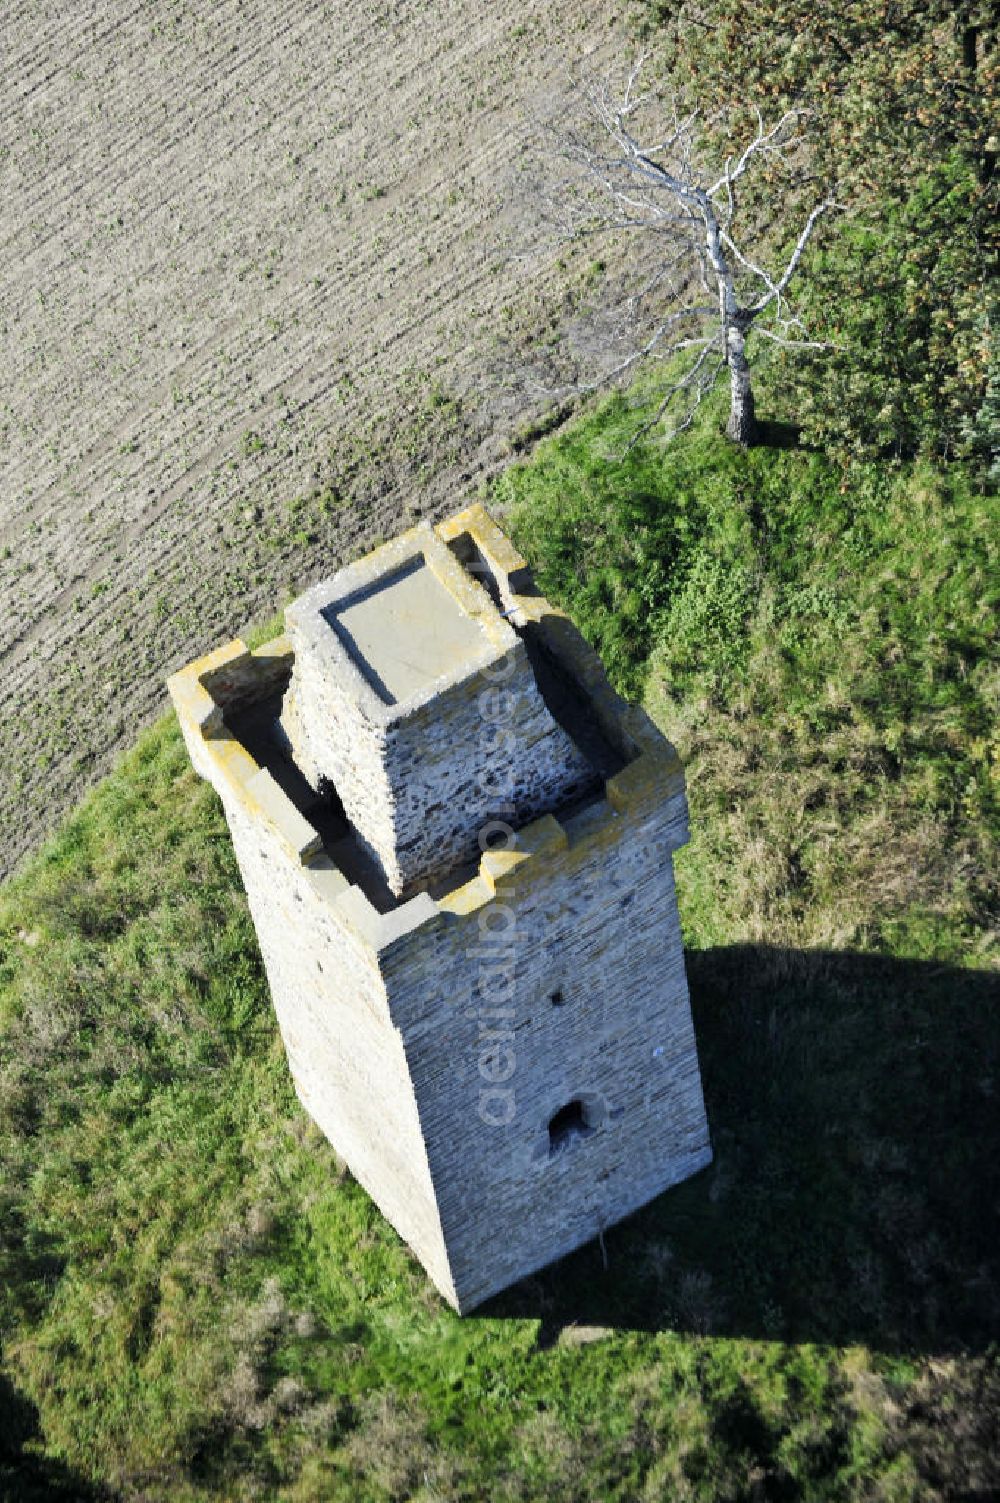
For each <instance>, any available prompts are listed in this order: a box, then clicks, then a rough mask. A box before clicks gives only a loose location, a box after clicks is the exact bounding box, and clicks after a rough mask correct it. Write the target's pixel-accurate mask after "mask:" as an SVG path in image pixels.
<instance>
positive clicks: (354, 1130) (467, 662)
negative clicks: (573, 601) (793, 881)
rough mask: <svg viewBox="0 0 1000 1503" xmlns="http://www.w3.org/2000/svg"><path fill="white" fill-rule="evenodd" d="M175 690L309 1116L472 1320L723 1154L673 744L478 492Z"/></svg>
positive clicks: (196, 668)
mask: <svg viewBox="0 0 1000 1503" xmlns="http://www.w3.org/2000/svg"><path fill="white" fill-rule="evenodd" d="M286 620H287V635H286V636H284V637H281V638H279V639H278V640H277V641H276V642H272V643H270V644H269V645H268V646H266V647H264V648H262V649H260V650H259V651H258V652H255V653H250V652H248V651H247V650H246V648H245V647H244V646H243V644H242V643H241V642H234V643H231V644H229V645H228V646H226V647H223V648H220V649H219V650H218V651H216V652H214V653H211V654H210V655H209V656H208V657H205V658H202V659H200V660H199V661H197V662H195V663H192V664H191V665H189V666H188V667H187V668H185V669H183V670H182V671H181V672H180V673H178V674H175V675H174V677H173V678H172V679H171V680H170V685H169V687H170V693H171V696H172V698H173V701H174V705H175V707H176V709H177V713H178V717H179V719H180V723H181V727H182V729H183V732H184V737H185V740H186V742H187V746H188V749H189V751H190V754H191V758H192V761H193V763H194V765H195V767H196V768H197V770H198V771H199V772H200V773H201V774H202V776H204V777H206V778H207V779H209V780H210V781H211V783H212V785H213V786H214V787H215V789H216V790H217V791H218V793H219V795H220V797H221V799H222V803H223V806H224V808H225V812H226V817H227V819H228V821H229V826H230V830H231V832H232V837H233V841H234V844H235V848H236V854H237V857H238V859H239V863H240V869H241V872H242V875H243V880H244V883H245V885H246V890H247V896H248V899H249V903H250V909H251V913H252V915H253V919H254V923H255V925H256V928H257V934H258V937H259V940H260V946H261V951H262V953H263V957H264V963H265V966H266V969H267V975H268V979H269V982H270V986H271V994H272V997H273V1000H274V1006H275V1010H276V1012H277V1016H278V1022H279V1025H280V1028H281V1034H282V1038H283V1041H284V1044H285V1049H286V1051H287V1054H288V1060H289V1064H290V1067H291V1070H292V1075H293V1078H294V1081H295V1086H296V1090H297V1091H298V1094H299V1097H300V1099H301V1100H302V1103H303V1105H304V1106H305V1108H306V1110H307V1111H308V1112H309V1113H310V1114H311V1115H312V1117H313V1118H314V1119H315V1121H316V1122H317V1123H318V1125H319V1126H320V1128H321V1129H322V1130H323V1132H324V1133H325V1134H326V1135H327V1137H328V1138H329V1139H330V1140H331V1142H332V1143H333V1144H334V1145H335V1147H336V1148H337V1150H338V1152H339V1153H340V1154H341V1155H342V1156H343V1157H344V1158H345V1159H346V1160H347V1163H348V1165H349V1167H350V1169H351V1171H352V1172H353V1174H354V1175H355V1177H356V1178H357V1179H358V1180H359V1181H360V1183H361V1184H362V1185H363V1186H364V1187H365V1189H366V1190H367V1191H368V1193H369V1194H370V1195H371V1196H372V1198H373V1199H374V1200H375V1201H376V1202H377V1204H378V1205H379V1207H380V1208H381V1210H382V1211H383V1212H384V1214H385V1215H386V1217H387V1218H388V1219H389V1221H391V1222H392V1224H393V1226H394V1227H395V1228H396V1229H397V1231H398V1232H399V1233H400V1235H401V1236H402V1237H403V1238H405V1240H406V1241H407V1242H408V1243H409V1245H410V1247H411V1248H412V1249H413V1251H414V1252H415V1253H416V1255H417V1257H418V1258H419V1259H420V1261H421V1262H422V1263H423V1265H424V1267H425V1268H426V1269H427V1272H428V1273H429V1274H430V1276H431V1278H432V1279H433V1281H434V1283H435V1284H436V1285H437V1287H438V1289H439V1290H440V1291H441V1293H442V1294H443V1295H444V1297H445V1298H446V1299H447V1300H448V1301H450V1303H451V1304H453V1305H454V1306H455V1307H456V1309H459V1310H462V1311H465V1310H468V1309H471V1308H472V1307H473V1306H474V1305H477V1304H479V1303H480V1302H481V1301H483V1300H485V1299H487V1298H488V1297H489V1296H490V1295H491V1294H494V1293H496V1292H497V1291H498V1290H500V1289H503V1288H505V1287H506V1286H507V1285H509V1284H511V1283H513V1282H515V1281H516V1280H518V1279H520V1278H522V1277H524V1276H525V1275H527V1274H528V1273H530V1272H532V1271H533V1270H534V1269H537V1268H539V1267H541V1266H542V1265H543V1264H546V1263H548V1262H550V1261H552V1260H553V1259H555V1258H558V1257H561V1256H562V1255H563V1254H564V1253H567V1252H569V1251H571V1250H572V1249H573V1248H575V1247H577V1246H579V1245H580V1244H581V1243H583V1242H586V1241H588V1240H589V1239H590V1238H592V1237H594V1236H596V1235H598V1233H599V1232H600V1231H601V1230H602V1229H603V1228H605V1227H607V1226H609V1225H610V1224H612V1223H613V1222H615V1221H617V1220H619V1219H620V1218H621V1217H623V1216H625V1215H627V1214H628V1213H629V1212H630V1211H633V1210H635V1209H636V1208H637V1207H639V1206H641V1205H643V1204H644V1203H645V1202H646V1201H648V1200H650V1199H652V1198H653V1197H654V1196H656V1195H658V1194H659V1193H660V1192H661V1191H663V1190H665V1189H666V1188H667V1187H668V1186H670V1185H673V1184H676V1183H677V1182H678V1181H680V1180H682V1179H685V1178H686V1177H687V1176H688V1175H691V1174H693V1173H695V1172H696V1171H697V1170H699V1169H701V1168H702V1167H703V1166H704V1165H706V1164H707V1163H708V1162H709V1161H710V1158H711V1149H710V1147H709V1140H708V1127H707V1122H706V1119H705V1109H704V1103H703V1100H702V1091H701V1080H700V1076H699V1072H698V1059H697V1053H696V1049H695V1039H694V1032H693V1029H692V1024H691V1009H690V1004H689V1000H688V993H687V985H686V981H685V975H684V960H683V953H682V949H681V937H680V927H679V923H678V917H677V904H676V898H675V894H674V883H673V865H672V852H673V851H674V850H675V849H676V848H677V847H678V846H679V845H681V844H683V842H684V840H685V839H686V837H687V807H686V800H685V794H684V777H683V772H682V769H681V767H680V764H679V762H678V759H677V755H676V753H675V752H674V750H673V748H672V747H671V746H670V745H669V744H668V743H667V742H666V741H664V739H663V738H662V736H661V735H660V734H659V732H658V731H657V730H656V728H655V727H654V726H653V724H652V723H651V722H650V720H649V719H648V717H647V716H646V715H644V714H643V713H642V711H640V710H638V709H635V708H632V707H630V706H627V705H626V704H624V703H623V702H622V701H621V700H620V699H619V698H618V697H617V696H616V695H615V694H614V693H613V691H612V690H611V688H610V686H609V685H608V683H607V680H606V678H605V676H604V673H603V670H602V668H601V665H600V662H599V660H598V659H597V657H596V655H595V654H594V653H593V651H592V650H591V649H590V648H589V647H588V646H587V645H586V643H585V642H584V640H583V639H582V637H581V636H580V635H579V633H578V632H577V631H576V630H575V628H574V627H573V626H572V625H571V624H570V622H569V621H568V620H567V618H566V617H565V616H564V615H562V614H561V613H560V612H558V611H557V610H555V609H554V608H553V607H552V606H551V605H549V603H548V602H547V601H546V600H544V599H543V598H541V597H540V596H539V595H537V593H536V592H535V591H534V588H533V585H532V582H531V578H530V575H529V574H528V571H527V569H526V568H525V565H524V563H523V561H522V560H521V559H520V558H519V557H518V555H517V554H516V553H515V551H514V549H513V548H512V546H511V544H510V543H509V541H508V540H507V538H506V537H505V536H504V535H503V533H501V532H500V530H499V529H498V528H497V526H496V525H495V523H494V522H493V521H492V520H491V518H490V517H489V516H488V515H487V513H486V512H485V511H484V510H483V509H482V507H479V506H474V507H470V508H469V509H468V510H467V511H464V512H461V513H459V514H458V515H457V516H455V517H452V518H451V519H449V520H448V521H447V522H444V523H442V524H440V525H439V526H438V527H436V528H431V527H430V526H428V525H424V526H421V527H418V528H415V529H413V530H412V531H411V532H408V533H406V534H404V535H403V536H402V537H399V538H397V539H395V540H394V541H393V542H391V543H389V544H387V545H386V546H385V547H383V548H380V549H378V550H377V551H376V552H375V553H373V554H371V555H369V557H368V558H366V559H363V560H362V561H360V562H359V563H356V564H352V565H349V566H348V567H347V568H345V569H342V570H341V571H340V572H339V573H337V574H336V575H334V576H333V578H331V579H329V580H326V581H324V582H323V583H321V584H319V585H317V586H316V587H315V588H314V589H312V590H310V591H309V592H308V593H307V594H306V595H304V596H303V597H302V598H301V599H300V600H298V601H296V602H295V604H294V605H292V606H290V607H289V609H288V612H287V615H286Z"/></svg>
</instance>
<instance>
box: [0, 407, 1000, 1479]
mask: <svg viewBox="0 0 1000 1503" xmlns="http://www.w3.org/2000/svg"><path fill="white" fill-rule="evenodd" d="M627 421H628V419H627V414H626V413H625V410H624V408H623V407H622V406H621V404H620V403H618V402H612V403H609V404H606V405H605V406H603V407H602V408H599V409H597V410H595V412H593V413H592V414H591V415H589V416H587V417H585V418H584V419H582V420H581V421H579V422H577V423H576V424H575V425H573V426H572V427H571V428H570V429H568V430H567V431H566V432H565V433H563V434H561V435H558V436H556V437H554V438H551V439H549V440H547V441H546V443H545V444H544V445H542V446H541V447H540V448H539V450H538V451H537V453H536V455H535V456H534V458H533V459H532V460H531V461H530V463H528V464H527V465H525V466H523V467H518V468H516V469H513V470H511V471H509V472H508V474H507V476H506V477H505V479H504V480H503V481H502V482H501V485H500V493H499V496H498V498H497V499H498V500H499V501H501V502H503V503H505V504H507V505H509V507H510V509H511V515H512V519H513V523H514V526H515V529H516V533H517V536H518V539H519V541H520V543H521V545H522V547H523V548H524V550H525V551H526V553H527V554H528V556H529V557H530V558H531V560H532V562H533V563H534V564H535V566H536V570H537V573H538V576H539V579H540V581H541V583H542V585H543V586H544V587H545V589H546V590H547V591H548V592H550V593H551V594H552V595H553V596H554V597H555V598H556V599H558V600H559V601H560V602H562V603H564V604H565V605H566V606H567V607H568V608H569V609H570V610H571V611H572V612H573V613H574V614H575V616H576V618H577V619H578V621H579V622H580V624H581V626H582V627H583V629H584V630H585V631H586V632H587V633H588V635H590V636H591V638H592V639H593V640H594V641H595V642H596V643H597V644H598V646H599V647H600V649H601V650H602V652H603V653H604V655H605V657H606V659H607V661H608V662H609V664H610V666H611V668H612V670H613V672H614V675H615V677H616V679H617V681H618V682H619V684H620V685H622V686H623V687H626V688H627V689H629V691H630V692H632V693H633V694H636V695H639V694H642V695H644V696H645V698H646V701H647V703H648V705H649V706H650V708H651V710H652V712H653V713H654V714H655V716H656V717H657V719H658V720H659V721H660V723H661V724H662V725H663V726H664V728H665V730H666V731H667V733H668V734H669V735H671V736H672V737H673V738H674V739H675V740H676V741H677V743H678V744H679V746H680V748H681V750H682V752H683V754H684V756H685V759H686V761H687V766H688V783H689V792H690V801H691V809H692V832H693V838H692V842H691V844H690V846H689V847H688V848H687V849H686V850H685V852H684V853H683V854H682V856H681V859H680V862H679V890H680V895H681V902H682V912H683V921H684V926H685V934H686V939H687V943H688V946H689V951H688V966H689V974H690V979H691V986H692V996H693V1002H694V1009H695V1023H696V1028H697V1032H698V1040H699V1050H700V1057H701V1063H702V1072H703V1078H704V1085H705V1093H706V1100H707V1106H708V1111H709V1118H710V1122H711V1127H712V1134H713V1142H714V1147H715V1151H716V1159H715V1163H714V1165H713V1167H712V1168H711V1169H710V1170H709V1171H707V1172H706V1173H705V1174H703V1175H701V1176H699V1177H698V1178H697V1179H696V1180H695V1181H693V1182H691V1183H689V1184H687V1185H685V1186H682V1187H681V1188H679V1189H678V1190H676V1191H674V1192H671V1193H670V1194H669V1195H667V1196H664V1197H663V1198H661V1199H660V1200H659V1201H657V1202H656V1203H654V1204H653V1205H652V1206H650V1207H648V1208H647V1209H646V1210H645V1211H643V1212H641V1213H640V1214H639V1215H637V1216H635V1217H633V1218H631V1219H630V1221H628V1222H627V1223H626V1224H624V1225H623V1226H620V1227H618V1228H615V1229H612V1230H611V1231H609V1232H608V1233H607V1234H606V1237H605V1243H606V1251H607V1267H606V1268H605V1266H604V1264H603V1261H602V1257H601V1253H600V1250H599V1249H598V1248H597V1247H594V1246H591V1247H587V1248H584V1249H583V1250H581V1251H580V1252H579V1253H577V1254H575V1255H574V1256H573V1257H571V1258H569V1259H567V1260H566V1261H565V1262H564V1263H562V1264H560V1265H558V1266H557V1267H555V1268H553V1269H549V1270H546V1271H545V1272H543V1273H541V1274H539V1275H538V1276H536V1277H535V1278H533V1279H531V1280H529V1281H527V1282H526V1283H525V1284H523V1285H521V1286H519V1287H518V1288H517V1289H514V1290H512V1291H509V1292H508V1293H507V1294H505V1295H504V1296H502V1297H501V1298H499V1299H498V1300H496V1301H494V1302H493V1303H492V1304H491V1306H489V1307H488V1308H487V1309H486V1310H485V1311H483V1312H481V1313H478V1314H476V1315H474V1316H472V1317H468V1318H466V1319H465V1320H459V1319H458V1318H457V1317H456V1316H454V1315H453V1314H452V1313H451V1312H450V1311H448V1310H447V1309H446V1308H445V1307H444V1306H443V1305H442V1303H441V1302H440V1300H439V1299H438V1298H437V1296H436V1295H435V1294H434V1292H433V1291H432V1290H431V1289H430V1288H429V1286H428V1284H427V1281H426V1280H425V1278H424V1276H423V1273H422V1271H421V1270H420V1268H419V1267H418V1266H417V1265H416V1264H415V1262H414V1261H413V1259H412V1258H411V1257H410V1256H409V1254H408V1253H407V1251H406V1249H405V1248H404V1247H403V1246H402V1245H401V1244H400V1242H399V1240H398V1238H397V1237H396V1236H395V1234H394V1233H393V1232H392V1231H391V1230H390V1229H389V1228H388V1227H387V1226H386V1224H385V1223H384V1222H383V1221H382V1219H381V1217H380V1216H379V1215H378V1213H377V1212H376V1211H375V1210H374V1208H373V1206H372V1205H371V1203H370V1202H369V1200H368V1199H367V1197H366V1196H365V1195H364V1194H363V1192H362V1191H361V1190H360V1189H359V1188H358V1187H357V1186H356V1185H355V1184H354V1183H353V1181H352V1180H351V1179H350V1177H349V1176H348V1175H347V1174H346V1172H345V1171H344V1169H343V1166H342V1165H340V1164H339V1163H338V1161H337V1159H336V1156H335V1154H334V1153H333V1151H332V1150H331V1149H330V1147H329V1146H328V1145H327V1144H326V1143H325V1142H324V1141H323V1140H322V1138H321V1137H320V1136H319V1134H318V1133H317V1132H316V1131H315V1130H314V1129H313V1128H312V1127H311V1126H310V1124H309V1122H308V1121H307V1119H306V1118H305V1116H304V1114H303V1113H302V1111H301V1109H300V1108H299V1107H298V1105H297V1102H296V1100H295V1098H294V1095H293V1092H292V1090H291V1087H290V1082H289V1079H288V1073H287V1069H286V1066H285V1062H284V1058H283V1054H282V1051H281V1047H280V1042H279V1040H278V1037H277V1033H276V1029H275V1026H274V1022H273V1018H272V1013H271V1009H270V1004H269V1000H268V996H267V990H266V985H265V982H264V978H263V975H262V971H261V966H260V961H259V956H258V952H257V948H256V944H255V940H254V936H253V930H252V926H251V923H250V920H249V917H248V914H247V909H246V904H245V901H244V898H243V894H242V891H241V887H240V882H239V876H238V872H237V869H236V866H235V863H234V859H233V856H232V852H231V847H230V842H229V838H228V834H227V830H226V826H225V822H224V819H223V817H222V813H221V810H220V807H219V805H218V803H217V801H216V799H215V797H214V795H213V794H212V793H211V791H210V790H208V789H207V788H206V787H205V785H203V784H201V783H200V782H199V781H198V779H197V778H196V777H195V776H194V774H193V772H192V771H191V769H190V767H189V764H188V762H187V758H186V755H185V752H184V748H183V745H182V744H181V741H180V737H179V734H178V731H177V729H176V725H175V724H174V722H173V721H172V720H165V721H163V722H161V723H160V724H159V725H157V726H156V727H154V729H153V730H152V731H150V732H149V733H147V734H146V735H145V736H143V738H142V739H141V741H140V743H139V745H138V746H137V748H136V749H135V750H134V751H133V752H132V753H131V754H130V755H129V756H128V757H127V758H126V759H125V760H124V761H123V763H122V764H121V766H120V767H119V769H118V770H117V771H116V772H115V773H114V774H113V775H112V776H111V777H110V778H108V779H107V780H106V781H105V782H104V783H102V784H101V785H100V787H99V788H98V789H97V790H96V791H95V792H94V793H93V794H92V795H91V796H90V797H89V798H88V800H87V801H86V802H85V804H84V805H83V806H82V807H81V809H80V810H79V811H78V813H77V814H76V815H75V816H74V817H73V818H72V819H71V820H70V821H69V822H68V823H67V824H66V825H65V826H64V828H63V829H62V830H61V832H60V833H59V835H58V836H57V837H56V838H55V840H54V841H52V842H51V843H50V844H49V845H48V846H47V847H46V849H45V850H44V851H43V852H42V853H41V854H40V855H39V856H38V857H37V858H36V859H35V860H34V861H33V862H32V863H31V864H30V865H29V866H28V867H27V869H26V870H25V871H24V872H23V874H22V875H20V876H19V877H18V878H17V879H15V880H14V881H12V882H10V883H8V884H7V886H6V888H5V889H4V890H3V894H2V897H0V1497H2V1498H4V1499H6V1498H10V1499H17V1500H22V1499H25V1500H32V1499H49V1498H59V1497H63V1498H66V1499H69V1498H80V1497H83V1498H87V1497H93V1498H99V1497H103V1496H105V1495H106V1494H110V1495H112V1496H123V1497H127V1498H143V1499H171V1500H174V1499H180V1500H185V1499H226V1498H232V1499H243V1498H249V1497H259V1498H278V1497H280V1498H282V1499H293V1500H311V1499H316V1500H320V1499H331V1498H333V1499H337V1498H344V1499H354V1500H372V1503H375V1500H380V1503H383V1500H386V1499H404V1498H419V1499H423V1500H432V1499H441V1498H447V1499H469V1500H472V1499H484V1500H485V1499H490V1500H493V1499H498V1500H528V1499H532V1500H534V1499H559V1500H563V1499H565V1500H577V1499H581V1500H583V1499H601V1500H603V1499H609V1500H622V1503H625V1500H633V1499H649V1500H652V1499H661V1498H670V1499H675V1498H676V1499H704V1500H716V1499H726V1500H728V1499H731V1500H744V1499H745V1500H753V1499H761V1498H767V1499H770V1498H775V1499H797V1498H803V1499H805V1498H809V1499H813V1498H815V1499H849V1498H866V1499H869V1498H871V1499H885V1500H902V1499H924V1498H942V1499H944V1498H956V1497H964V1498H967V1499H973V1498H975V1499H985V1498H987V1497H989V1496H993V1495H995V1492H996V1489H997V1488H998V1487H1000V1471H998V1462H997V1457H998V1455H1000V1435H998V1419H997V1416H998V1414H1000V1362H998V1349H997V1344H996V1343H997V1337H998V1330H1000V1280H998V1272H1000V1270H998V1266H997V1265H998V1254H997V1248H998V1232H1000V1228H998V1225H997V1207H998V1205H1000V1130H998V1124H1000V1112H998V1109H997V1095H998V1091H1000V1073H998V1061H1000V1013H998V1000H1000V998H998V987H997V982H996V972H995V960H996V956H995V951H993V950H991V948H990V946H989V943H988V939H987V936H988V934H989V932H990V930H991V927H993V926H995V920H996V888H995V875H994V874H995V872H996V869H997V863H996V857H997V849H996V830H997V804H996V796H997V784H996V776H997V772H996V768H997V755H998V743H997V736H996V731H995V722H994V720H993V718H992V711H993V707H994V706H995V701H996V690H997V685H998V670H997V664H996V659H995V656H994V654H993V650H992V644H993V642H994V634H995V607H996V599H995V593H991V592H995V589H996V580H997V558H996V548H997V543H996V539H997V536H998V530H997V526H996V523H997V516H996V506H995V502H993V501H991V500H989V499H987V498H984V497H982V496H980V495H977V494H975V493H974V491H973V490H972V489H971V488H970V487H969V485H968V484H967V482H966V480H965V479H964V477H963V472H962V471H961V470H952V471H948V472H938V471H935V470H933V469H930V468H922V467H909V468H903V467H901V468H895V469H891V470H889V469H887V470H877V469H863V468H858V469H853V470H850V471H841V470H839V469H836V468H834V467H832V466H831V465H830V464H828V463H827V462H826V461H825V460H824V459H823V458H822V457H821V456H819V455H816V454H810V453H805V452H801V451H798V450H795V449H787V450H783V449H782V450H779V449H771V450H762V451H759V452H756V453H751V454H749V455H743V454H739V453H737V452H735V451H732V450H730V449H729V448H728V447H727V446H725V445H724V444H723V443H722V442H721V441H720V440H719V438H718V436H717V432H716V427H715V416H714V414H713V413H711V412H709V413H707V414H706V417H705V420H704V422H703V423H702V424H701V425H699V426H698V427H697V428H696V429H694V430H692V431H691V432H690V433H688V434H687V435H685V437H684V438H683V439H682V440H681V441H679V442H678V443H677V444H675V445H674V446H672V447H671V448H669V449H667V450H660V449H657V448H655V447H652V446H650V447H646V448H642V449H637V450H634V451H633V452H632V453H631V454H630V455H629V456H628V458H627V459H626V460H625V461H624V462H622V463H621V464H609V463H607V461H606V458H605V456H606V455H607V454H615V453H620V452H621V449H622V447H623V438H624V434H625V432H626V425H627Z"/></svg>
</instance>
